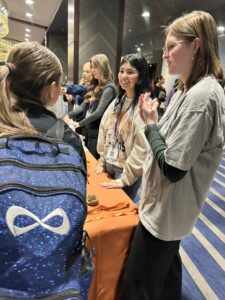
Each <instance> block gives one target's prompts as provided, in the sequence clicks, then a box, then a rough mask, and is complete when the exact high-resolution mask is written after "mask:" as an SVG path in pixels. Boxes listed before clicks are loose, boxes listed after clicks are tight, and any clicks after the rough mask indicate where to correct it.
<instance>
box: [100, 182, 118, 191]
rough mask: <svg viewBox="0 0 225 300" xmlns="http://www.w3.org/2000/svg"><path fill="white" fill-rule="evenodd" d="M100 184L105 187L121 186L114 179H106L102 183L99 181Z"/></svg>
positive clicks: (115, 187) (114, 187)
mask: <svg viewBox="0 0 225 300" xmlns="http://www.w3.org/2000/svg"><path fill="white" fill-rule="evenodd" d="M100 186H103V187H105V188H106V189H118V188H121V186H120V184H119V183H118V182H117V181H116V180H109V181H106V182H102V183H100Z"/></svg>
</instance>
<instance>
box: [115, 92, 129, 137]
mask: <svg viewBox="0 0 225 300" xmlns="http://www.w3.org/2000/svg"><path fill="white" fill-rule="evenodd" d="M124 102H125V95H123V97H122V99H121V103H120V109H119V113H118V114H117V116H116V120H115V124H114V139H115V138H116V140H117V129H118V125H119V119H120V115H121V112H122V108H123V105H124ZM131 105H132V102H131V103H130V105H129V106H128V107H127V109H126V110H125V112H124V114H126V112H128V110H129V109H130V107H131Z"/></svg>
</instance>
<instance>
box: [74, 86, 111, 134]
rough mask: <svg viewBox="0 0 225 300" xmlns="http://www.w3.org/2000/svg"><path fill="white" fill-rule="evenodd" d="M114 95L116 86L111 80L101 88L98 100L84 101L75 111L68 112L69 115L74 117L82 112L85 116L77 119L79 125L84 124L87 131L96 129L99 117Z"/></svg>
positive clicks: (99, 120)
mask: <svg viewBox="0 0 225 300" xmlns="http://www.w3.org/2000/svg"><path fill="white" fill-rule="evenodd" d="M115 97H116V86H115V84H114V83H113V82H110V83H108V84H107V85H105V86H104V88H103V89H102V92H101V96H100V99H99V100H97V101H94V102H92V103H87V102H86V101H84V102H83V103H82V104H81V105H80V106H79V107H78V108H76V111H72V112H70V113H69V116H70V117H75V116H76V115H78V114H79V113H81V112H83V113H84V115H85V118H84V119H83V120H81V121H79V124H80V126H81V127H82V126H85V127H86V128H87V129H88V131H89V132H90V131H92V130H94V131H96V130H97V131H98V128H99V125H100V122H101V118H102V116H103V114H104V112H105V110H106V109H107V107H108V106H109V104H110V103H111V102H112V100H113V99H114V98H115Z"/></svg>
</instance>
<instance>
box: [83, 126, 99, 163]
mask: <svg viewBox="0 0 225 300" xmlns="http://www.w3.org/2000/svg"><path fill="white" fill-rule="evenodd" d="M97 142H98V130H96V131H91V130H90V129H88V128H85V146H86V147H87V148H88V150H89V151H90V152H91V154H92V155H93V156H94V157H95V158H96V159H99V157H100V155H99V154H98V152H97Z"/></svg>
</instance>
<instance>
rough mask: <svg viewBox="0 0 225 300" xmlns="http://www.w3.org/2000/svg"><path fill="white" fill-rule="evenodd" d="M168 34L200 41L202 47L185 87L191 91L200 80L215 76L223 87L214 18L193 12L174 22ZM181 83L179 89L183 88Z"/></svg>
mask: <svg viewBox="0 0 225 300" xmlns="http://www.w3.org/2000/svg"><path fill="white" fill-rule="evenodd" d="M168 33H170V34H172V35H175V36H176V37H178V38H182V39H183V40H186V41H188V42H192V41H193V40H194V39H195V38H199V39H200V47H199V49H198V51H197V53H196V55H195V57H194V60H195V63H194V64H193V68H192V72H191V75H190V76H189V78H188V79H187V82H186V83H185V86H186V87H187V88H188V89H189V88H190V87H191V86H193V85H194V84H195V83H197V82H198V81H199V80H200V79H202V78H203V77H206V76H214V77H215V78H216V79H217V80H218V82H219V83H220V84H221V85H222V86H223V84H224V73H223V67H222V64H221V61H220V58H219V47H218V37H217V26H216V22H215V20H214V19H213V17H212V16H211V15H210V14H209V13H207V12H204V11H193V12H191V13H188V14H185V15H183V16H181V17H179V18H178V19H176V20H175V21H173V22H172V24H170V25H169V26H168V27H167V28H166V29H165V34H166V36H167V35H168ZM183 87H184V84H183V83H182V82H181V84H180V85H179V88H183Z"/></svg>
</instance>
